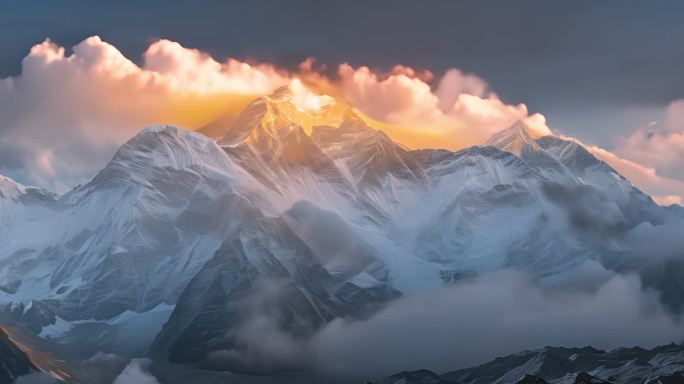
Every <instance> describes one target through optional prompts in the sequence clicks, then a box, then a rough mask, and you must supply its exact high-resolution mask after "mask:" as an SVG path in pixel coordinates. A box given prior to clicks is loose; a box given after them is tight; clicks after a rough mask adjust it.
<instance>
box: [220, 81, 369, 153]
mask: <svg viewBox="0 0 684 384" xmlns="http://www.w3.org/2000/svg"><path fill="white" fill-rule="evenodd" d="M355 118H357V117H356V115H355V114H354V112H353V111H352V110H351V108H350V107H349V106H348V105H346V104H345V103H343V102H341V101H339V100H336V99H334V98H332V97H330V96H326V95H323V96H321V95H316V94H314V93H313V92H311V91H309V90H308V89H306V88H304V86H303V85H299V86H294V85H290V86H284V87H280V88H278V89H276V90H275V91H274V92H273V93H272V94H270V95H268V96H261V97H259V98H257V99H256V100H254V101H252V102H251V103H250V104H249V105H248V106H247V107H246V108H245V109H244V110H243V111H242V112H241V113H240V114H239V115H238V116H237V117H236V118H235V119H233V121H232V122H231V123H230V124H229V126H228V127H227V129H226V130H225V134H224V136H223V137H222V138H221V139H220V140H219V141H218V142H219V144H220V145H222V146H235V145H238V144H240V143H242V142H243V141H245V140H246V139H247V138H248V137H250V135H255V134H259V135H261V136H263V135H266V136H271V137H277V136H280V133H282V132H280V133H279V131H282V130H285V131H290V130H291V129H293V128H294V127H300V128H301V129H302V130H303V131H304V132H305V133H306V134H307V135H310V134H311V132H312V130H313V127H315V126H332V127H338V126H340V124H342V123H343V122H344V121H345V120H347V119H355ZM257 131H258V132H257Z"/></svg>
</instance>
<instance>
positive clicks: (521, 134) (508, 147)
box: [485, 120, 548, 156]
mask: <svg viewBox="0 0 684 384" xmlns="http://www.w3.org/2000/svg"><path fill="white" fill-rule="evenodd" d="M543 136H548V135H547V134H546V132H540V131H539V130H538V129H535V128H534V127H532V126H531V125H530V124H528V123H526V122H525V121H524V120H518V121H516V122H515V124H513V125H511V126H510V127H509V128H506V129H504V130H503V131H501V132H498V133H495V134H494V135H493V136H492V137H490V138H489V140H487V141H486V142H485V145H488V146H492V147H496V148H498V149H501V150H503V151H508V152H511V153H513V154H516V155H518V156H520V154H521V153H522V150H523V148H525V147H530V148H532V149H540V148H539V145H538V144H537V143H536V139H539V138H540V137H543Z"/></svg>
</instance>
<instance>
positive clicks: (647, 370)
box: [374, 344, 684, 384]
mask: <svg viewBox="0 0 684 384" xmlns="http://www.w3.org/2000/svg"><path fill="white" fill-rule="evenodd" d="M492 383H496V384H609V383H616V384H618V383H619V384H670V383H684V346H682V345H677V344H670V345H665V346H659V347H655V348H653V349H650V350H649V349H643V348H639V347H632V348H618V349H614V350H612V351H603V350H600V349H596V348H592V347H583V348H563V347H545V348H542V349H538V350H533V351H524V352H519V353H516V354H513V355H508V356H505V357H497V358H496V359H494V360H492V361H490V362H488V363H484V364H481V365H478V366H475V367H471V368H465V369H460V370H456V371H451V372H447V373H444V374H437V373H435V372H432V371H429V370H425V369H423V370H417V371H404V372H401V373H398V374H396V375H393V376H390V377H387V378H385V379H382V380H379V381H376V382H375V383H374V384H492Z"/></svg>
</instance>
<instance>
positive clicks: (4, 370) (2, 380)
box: [0, 327, 35, 384]
mask: <svg viewBox="0 0 684 384" xmlns="http://www.w3.org/2000/svg"><path fill="white" fill-rule="evenodd" d="M34 371H35V366H34V365H33V363H32V362H31V360H30V359H29V358H28V356H26V354H25V353H24V352H22V351H21V349H19V348H18V347H17V346H16V345H15V344H14V342H12V340H11V339H10V337H9V335H8V334H7V333H6V332H5V330H4V329H3V328H2V327H0V384H12V383H14V382H15V381H16V380H17V378H18V377H19V376H23V375H28V374H29V373H31V372H34Z"/></svg>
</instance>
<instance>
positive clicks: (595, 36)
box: [0, 0, 684, 202]
mask: <svg viewBox="0 0 684 384" xmlns="http://www.w3.org/2000/svg"><path fill="white" fill-rule="evenodd" d="M682 17H684V3H682V2H679V1H662V2H659V3H658V6H657V7H655V6H653V4H651V3H649V2H640V1H639V2H637V1H601V2H595V1H573V2H563V3H561V2H548V1H542V0H539V1H530V0H522V1H515V2H511V1H456V2H454V1H431V2H416V1H373V2H365V1H350V2H326V1H264V0H257V1H243V2H240V1H231V2H223V1H209V0H198V1H192V2H191V1H145V2H140V1H126V0H124V1H117V2H86V1H68V0H67V1H61V2H53V1H32V0H29V1H21V2H2V3H0V52H2V53H3V54H2V55H0V79H3V80H0V85H1V84H3V83H4V84H5V85H4V87H5V89H4V90H3V89H2V88H0V101H2V102H3V104H4V108H5V110H3V106H0V133H1V134H2V135H3V137H5V139H0V150H2V152H4V153H0V173H1V174H6V175H8V176H10V177H13V178H16V179H18V180H20V181H21V182H26V183H31V184H37V185H40V186H43V187H45V188H48V189H51V190H55V191H57V192H60V193H61V192H64V191H65V190H68V189H69V188H70V187H73V186H74V185H75V184H77V183H80V182H83V181H85V180H87V178H88V177H90V176H92V173H93V168H94V167H95V166H102V165H103V162H105V161H106V159H107V158H108V157H110V156H111V154H112V151H113V150H114V149H115V148H116V146H118V145H120V144H121V142H122V141H123V140H124V139H125V138H128V137H130V136H131V135H132V133H134V132H133V130H134V129H135V130H138V129H140V127H138V126H135V127H133V125H135V124H148V123H154V122H156V120H163V121H158V122H166V121H169V122H173V123H179V124H184V125H186V126H190V127H191V128H193V127H195V126H197V125H201V123H203V122H206V120H209V117H212V116H214V115H218V111H219V110H220V109H226V108H235V109H237V106H240V105H244V102H243V99H245V98H246V96H247V95H257V94H263V93H265V92H267V91H270V90H271V89H272V88H273V87H275V86H277V85H282V84H283V83H284V82H287V81H289V80H291V79H292V78H294V77H306V78H307V79H308V81H309V82H311V81H314V80H315V83H316V84H319V85H320V84H321V82H323V83H325V84H327V85H328V87H326V88H325V89H326V90H329V89H330V87H332V88H334V89H335V90H336V92H338V93H341V94H342V96H343V98H344V99H345V100H346V101H347V102H349V103H350V104H351V105H352V106H354V107H356V108H360V109H361V110H362V112H364V113H365V114H367V115H368V116H369V117H370V118H373V119H375V120H378V121H379V122H380V123H382V124H394V125H396V124H398V123H401V125H411V126H412V132H413V131H415V129H416V126H418V125H422V126H429V127H428V128H426V129H427V130H428V131H429V132H428V133H427V136H428V137H432V138H435V137H438V139H433V140H427V141H426V143H425V144H424V145H426V146H435V142H436V141H437V140H441V141H444V140H452V143H456V142H458V144H447V145H445V146H446V147H450V148H452V149H456V148H457V147H459V146H463V145H469V144H473V143H475V142H477V141H481V139H482V137H485V136H486V135H488V134H490V133H491V131H492V130H494V131H496V130H499V129H501V128H500V127H499V125H504V123H508V122H509V121H508V120H510V119H511V118H512V117H513V116H515V117H516V118H523V117H526V116H535V114H536V113H540V114H541V115H543V116H544V118H545V119H544V124H543V125H545V126H547V127H548V128H550V129H551V130H553V131H554V132H556V133H557V134H562V135H566V136H569V137H573V138H576V139H578V140H580V141H581V142H582V143H584V144H585V145H587V146H588V147H592V148H593V149H594V151H593V152H594V154H598V153H600V154H602V156H603V157H601V156H599V157H601V158H602V159H604V160H606V161H607V160H608V159H609V158H611V159H612V157H611V156H614V157H615V159H613V160H612V162H611V161H609V163H610V164H611V165H613V166H614V167H616V169H618V170H619V171H621V173H623V174H625V175H626V176H627V177H628V178H630V179H632V181H633V182H635V184H637V185H638V186H640V187H641V188H642V189H644V190H646V191H647V192H649V193H651V194H652V195H657V197H658V198H659V199H660V201H663V202H681V201H682V199H684V172H682V171H681V168H682V167H681V164H682V161H684V104H683V103H680V102H678V100H680V99H684V76H681V70H682V68H684V45H682V44H681V43H680V41H679V39H680V37H681V36H684V23H682V22H681V20H682ZM93 36H98V39H99V41H100V42H101V43H103V44H106V45H107V46H111V47H113V48H114V49H115V50H116V53H111V52H110V53H111V54H110V56H109V58H111V57H114V56H117V55H120V56H121V57H123V58H125V59H126V60H130V62H131V64H132V65H133V66H135V67H137V68H138V69H142V70H144V71H147V72H155V73H157V74H158V75H150V76H153V77H155V76H156V77H155V78H157V79H158V78H160V77H166V79H165V80H159V84H156V86H158V87H157V88H158V89H155V90H154V91H149V87H147V88H145V91H144V92H142V91H140V89H138V91H139V92H138V93H137V94H136V96H135V97H139V95H140V94H141V93H140V92H142V94H144V95H146V96H145V100H144V101H141V100H138V99H136V100H135V101H136V103H137V104H138V107H135V106H131V105H127V104H126V102H125V101H126V100H128V99H130V97H128V96H127V95H126V89H130V87H129V86H128V85H130V84H128V85H125V84H123V83H125V82H123V83H122V82H121V81H119V83H117V84H114V83H115V81H114V80H111V79H109V80H107V81H104V83H102V82H100V81H95V80H94V78H93V77H92V76H91V77H88V76H84V77H83V78H82V79H81V81H83V82H84V83H83V84H81V85H79V86H76V85H75V84H77V83H78V82H77V81H73V80H74V79H75V78H73V77H72V78H69V77H68V76H66V75H65V72H60V71H59V70H55V69H54V68H53V70H50V71H43V69H45V68H47V67H45V64H46V63H47V62H48V61H50V60H49V59H46V57H47V56H45V54H46V52H47V51H46V50H43V51H42V53H41V52H34V51H31V52H33V56H34V57H33V58H35V56H36V55H38V56H40V55H41V54H42V55H43V56H41V57H42V58H43V59H45V60H43V61H42V62H40V63H38V62H37V61H36V60H31V56H32V53H30V50H31V49H32V48H31V47H34V46H36V45H37V44H41V43H42V42H44V41H45V40H46V39H49V41H50V44H52V45H54V46H56V47H63V48H64V53H63V54H62V55H63V56H64V57H65V58H68V57H74V56H77V58H79V60H72V62H71V65H72V66H77V65H79V64H78V63H76V62H79V63H81V65H87V64H88V63H90V64H92V63H93V62H96V61H97V60H96V59H94V57H96V56H97V55H102V54H103V52H104V51H107V50H104V51H103V50H91V51H90V52H86V51H88V49H83V50H82V52H81V55H80V56H79V55H74V56H71V55H72V53H73V52H74V47H75V46H78V45H79V44H82V43H83V42H84V41H86V39H88V38H90V37H93ZM160 39H161V41H168V42H173V43H177V44H178V45H179V46H180V47H183V48H184V49H195V50H197V52H200V53H201V54H200V56H201V57H205V56H206V57H210V58H212V60H213V61H215V62H216V63H218V64H219V65H220V64H224V63H227V60H230V59H233V60H234V61H235V63H234V64H235V65H233V67H232V69H231V68H228V69H226V67H222V69H219V70H218V72H220V73H221V74H222V75H226V76H229V75H230V76H233V77H240V76H248V77H249V76H252V75H254V73H257V74H256V75H254V76H256V77H257V78H258V77H259V76H261V80H259V79H255V77H254V76H252V77H250V78H249V81H243V83H242V85H241V86H238V85H236V84H235V82H231V81H223V82H222V81H218V82H217V81H215V80H216V77H206V76H205V78H204V79H203V80H202V79H200V80H199V83H202V82H204V83H206V84H224V85H225V86H226V88H223V89H216V88H215V87H214V86H210V87H209V88H211V89H209V88H207V87H204V88H203V89H199V88H198V87H191V86H189V85H188V84H189V83H192V82H195V83H197V82H198V79H197V77H193V76H191V75H189V74H188V72H189V71H192V70H193V69H194V67H193V66H192V65H191V66H189V67H188V66H186V67H183V68H185V69H184V70H185V72H184V73H183V74H181V73H180V72H178V68H180V67H179V66H178V65H176V64H178V63H179V62H178V61H176V62H175V64H174V65H176V66H175V67H173V69H170V67H169V66H168V65H166V64H165V63H164V62H163V61H164V60H168V57H167V56H168V55H167V56H164V54H165V52H166V53H168V52H169V51H170V50H169V49H167V50H166V51H165V50H163V49H162V50H158V51H157V53H158V55H157V60H156V62H155V61H154V60H152V59H148V61H147V62H146V58H149V57H153V56H154V54H152V53H150V48H151V47H153V46H154V45H155V44H156V43H158V42H159V41H160ZM98 44H99V43H98ZM85 45H88V44H85ZM95 45H97V44H95ZM90 47H91V48H92V47H93V44H90ZM93 52H95V53H93ZM88 54H95V56H92V55H91V56H87V55H88ZM97 57H99V56H97ZM88 58H90V59H91V61H90V62H89V61H88ZM101 58H102V57H100V59H101ZM307 58H314V59H315V61H313V64H312V65H310V66H309V67H308V68H307V69H306V70H303V69H302V62H304V61H305V60H307ZM46 60H47V61H46ZM38 61H40V60H38ZM67 61H68V60H67ZM31 63H33V64H35V65H33V66H31ZM51 63H53V64H54V62H51ZM83 63H85V64H83ZM309 63H311V61H309ZM186 64H187V61H186ZM240 64H247V65H249V66H250V68H252V69H254V68H256V69H255V71H253V72H254V73H252V74H251V75H250V74H245V71H241V70H240V68H239V67H240ZM398 65H399V66H401V67H397V66H398ZM54 66H55V65H53V67H54ZM64 66H65V67H66V66H68V65H66V64H65V65H64ZM123 66H124V67H126V66H127V64H124V65H123ZM209 67H212V65H211V64H210V65H208V67H207V68H209ZM266 67H268V68H266ZM90 68H91V69H92V68H94V66H92V65H91V67H90ZM107 68H108V69H102V68H99V69H97V70H98V71H100V72H102V71H107V70H109V71H110V74H111V73H114V72H111V71H117V70H121V68H114V67H111V66H110V67H107ZM188 68H189V69H188ZM398 68H399V69H398ZM129 69H130V68H129ZM205 69H206V68H205ZM63 70H64V71H67V72H68V70H67V69H63ZM208 70H209V71H211V70H212V69H211V68H209V69H208ZM123 71H124V72H122V73H126V75H122V76H123V77H126V76H128V77H131V76H130V75H131V73H133V72H134V71H135V70H127V69H123ZM164 71H166V72H164ZM172 71H175V72H174V73H173V74H172V73H171V72H172ZM454 71H456V72H454ZM48 72H50V73H48ZM247 72H249V71H247ZM303 72H306V76H304V75H303ZM162 73H165V75H159V74H162ZM448 73H451V75H449V76H446V74H448ZM259 74H260V75H259ZM314 74H315V75H316V76H313V75H314ZM345 75H346V77H345ZM50 76H55V77H54V78H52V77H50ZM70 76H77V75H75V74H74V73H72V74H71V75H70ZM392 76H394V77H392ZM401 76H403V77H401ZM128 77H127V78H128ZM121 78H122V77H119V80H120V79H121ZM240 78H241V79H243V80H244V77H240ZM313 78H315V79H314V80H312V79H313ZM67 79H68V80H67ZM98 79H100V80H101V79H102V76H100V77H98ZM388 79H389V80H390V81H386V80H388ZM407 79H408V80H407ZM444 79H446V80H445V81H442V80H444ZM129 80H130V79H129ZM447 80H448V81H447ZM60 81H65V84H61V83H60ZM140 81H142V80H140ZM145 81H148V80H145ZM148 82H149V81H148ZM161 83H164V84H161ZM419 83H422V84H419ZM93 84H95V85H93ZM423 84H425V85H426V86H427V87H428V88H429V89H427V90H426V89H424V88H425V87H424V86H423ZM440 84H444V86H443V87H442V89H441V91H440V90H439V86H440ZM79 87H80V89H81V92H80V93H81V96H79V95H78V94H79ZM112 87H113V88H112ZM70 88H73V89H71V90H72V91H73V92H74V93H75V94H76V96H65V95H66V94H67V93H68V90H69V89H70ZM133 88H134V89H135V87H133ZM178 89H181V90H183V92H182V93H183V96H182V97H180V96H178V94H177V93H174V92H177V91H178ZM397 89H400V90H404V89H411V90H412V92H413V93H411V95H412V96H410V97H409V96H406V97H407V98H410V99H411V100H410V101H407V100H408V99H406V98H405V99H403V100H397V101H392V100H390V98H389V96H390V95H395V94H397ZM3 92H4V95H3ZM88 92H93V93H91V94H89V93H88ZM110 92H112V93H113V94H116V95H119V96H120V97H121V100H122V101H120V102H117V101H116V98H115V97H112V98H111V99H112V100H113V101H112V100H108V101H106V102H108V103H110V104H111V105H114V107H112V106H111V105H110V106H109V107H108V108H102V107H100V106H99V105H100V104H101V103H93V105H90V104H89V103H90V102H91V101H92V100H100V101H102V102H105V101H104V100H106V99H107V97H106V95H107V94H108V93H110ZM149 92H152V93H151V94H150V93H149ZM421 92H422V93H421ZM169 93H173V95H171V96H169ZM207 93H212V94H214V95H216V94H219V93H221V94H223V97H224V99H221V100H220V101H217V100H218V99H215V98H213V99H211V100H208V99H207V98H206V97H204V96H206V94H207ZM227 93H230V94H231V95H232V96H231V97H232V98H231V100H233V101H235V100H237V99H240V101H239V102H235V103H232V104H231V106H229V105H228V103H226V102H225V97H226V94H227ZM399 93H401V92H399ZM50 94H53V95H52V98H50ZM92 94H96V95H98V96H99V97H100V99H98V98H92V97H91V96H92ZM152 94H153V95H152ZM188 94H192V95H191V96H188ZM460 94H466V95H471V96H474V97H475V98H479V99H482V100H486V107H487V108H489V110H490V112H491V111H494V112H496V113H498V114H503V115H505V116H506V118H505V119H500V120H497V121H498V123H493V121H492V119H489V120H488V121H487V122H485V121H484V120H482V119H481V117H482V116H483V113H484V112H483V111H484V110H483V109H482V107H483V106H484V105H479V107H478V108H479V109H478V111H479V112H478V114H479V115H478V116H479V117H480V119H479V120H478V121H476V122H473V119H472V116H471V115H472V114H473V111H474V110H473V108H474V107H473V105H474V104H473V103H475V102H478V101H479V100H478V99H470V100H466V99H465V98H464V99H463V100H461V101H460V105H457V106H456V107H453V105H452V104H453V102H454V100H458V95H460ZM86 95H88V96H86ZM160 95H162V96H160ZM369 95H370V96H372V97H370V96H369ZM407 95H408V94H407ZM338 96H339V95H338ZM79 97H82V98H83V100H81V99H79ZM383 97H384V98H386V99H387V100H389V101H387V102H386V103H385V104H384V105H380V104H382V103H378V102H377V99H378V98H383ZM66 99H69V100H78V102H76V101H73V102H72V103H68V102H66V101H65V100H66ZM171 99H173V100H171ZM189 99H192V100H189ZM432 99H434V100H432ZM426 100H427V101H428V104H429V103H437V107H436V109H435V107H434V106H425V105H424V104H425V103H422V102H423V101H426ZM435 100H436V101H435ZM492 100H497V101H499V102H500V104H501V105H496V106H495V105H493V104H495V103H494V102H493V101H492ZM117 103H118V104H117ZM174 103H175V104H174ZM29 104H32V105H29ZM190 104H191V105H190ZM409 104H410V105H409ZM480 104H482V103H480ZM143 105H144V106H145V108H143V107H142V106H143ZM162 105H165V106H166V109H167V110H168V109H176V110H177V111H178V114H183V115H184V116H183V117H182V118H178V117H177V116H175V117H170V116H169V113H170V112H168V111H164V113H162V111H161V110H162V109H163V108H162V107H161V106H162ZM521 105H524V110H523V109H522V107H521ZM86 106H87V107H88V110H87V113H84V112H83V109H84V108H86ZM22 107H23V108H25V109H22ZM452 107H453V108H452ZM60 108H61V109H60ZM430 108H432V109H435V110H436V112H435V111H433V110H431V109H430ZM131 109H133V110H134V112H130V110H131ZM138 109H139V110H138ZM199 109H203V110H202V111H201V112H198V110H199ZM36 110H40V111H43V112H45V111H50V113H47V112H46V113H45V114H43V115H42V116H32V117H31V118H25V117H23V116H27V115H32V114H35V111H36ZM145 110H146V111H148V112H147V115H145V116H144V118H142V117H140V116H141V115H142V114H145ZM157 110H159V111H157ZM208 110H210V112H207V111H208ZM398 110H401V111H398ZM122 111H123V113H124V115H125V116H120V115H121V113H122ZM149 111H153V112H149ZM129 112H130V113H131V116H128V115H126V114H128V113H129ZM435 114H437V115H439V116H437V117H435ZM464 114H465V115H466V116H465V117H463V116H464ZM469 114H470V115H469ZM39 115H40V114H39ZM70 115H71V116H70ZM133 115H135V116H133ZM443 115H444V116H443ZM74 116H79V118H78V119H77V118H75V117H74ZM445 116H446V117H445ZM454 116H456V117H454ZM454 119H456V121H455V120H454ZM532 120H534V121H536V124H537V125H539V122H540V119H538V118H534V119H532ZM485 123H486V124H485ZM459 124H460V125H471V126H476V127H484V126H485V125H487V127H494V128H487V129H485V130H484V131H481V132H480V133H472V132H471V133H468V134H467V135H466V134H461V133H459V134H451V133H448V134H443V132H440V133H436V132H437V130H438V129H455V128H444V127H445V126H449V127H454V126H458V125H459ZM43 125H54V126H59V125H62V126H65V127H66V126H71V127H76V126H79V127H80V128H78V129H77V128H69V129H67V128H65V129H57V128H51V127H47V126H43ZM95 125H97V126H99V127H104V128H98V129H99V130H100V131H102V133H98V134H97V135H95V134H94V133H93V132H94V129H93V128H92V126H95ZM38 126H40V127H38ZM108 126H110V127H109V128H107V127H108ZM124 126H125V128H121V127H124ZM37 127H38V128H37ZM47 130H52V131H53V132H52V133H53V134H46V131H47ZM65 130H66V131H65ZM65 132H68V135H67V136H68V137H72V136H73V137H75V139H74V140H72V141H70V142H68V143H66V142H65V143H61V142H59V143H58V142H56V141H55V139H60V140H61V139H62V138H63V137H66V136H65V134H64V133H65ZM485 133H486V135H485ZM94 136H97V140H95V138H94ZM404 136H406V135H404ZM414 136H415V135H414ZM466 136H467V139H466ZM411 140H413V142H416V140H418V139H415V138H413V139H411ZM3 141H4V143H3ZM41 141H44V143H43V144H36V143H40V142H41ZM84 146H87V149H86V150H83V151H81V152H83V153H82V154H81V155H79V156H78V158H76V156H75V155H74V152H75V151H76V150H75V148H79V149H82V148H84ZM29 147H30V148H29ZM37 147H39V148H40V149H41V150H40V151H36V150H35V148H37ZM46 148H47V149H48V150H46ZM602 151H604V152H602ZM65 154H66V155H65ZM101 158H104V159H105V160H101ZM618 162H619V163H620V164H621V165H620V166H617V165H616V164H617V163H618ZM40 167H42V170H41V169H39V168H40ZM635 173H639V175H637V176H634V175H633V174H635ZM634 179H639V181H635V180H634Z"/></svg>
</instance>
